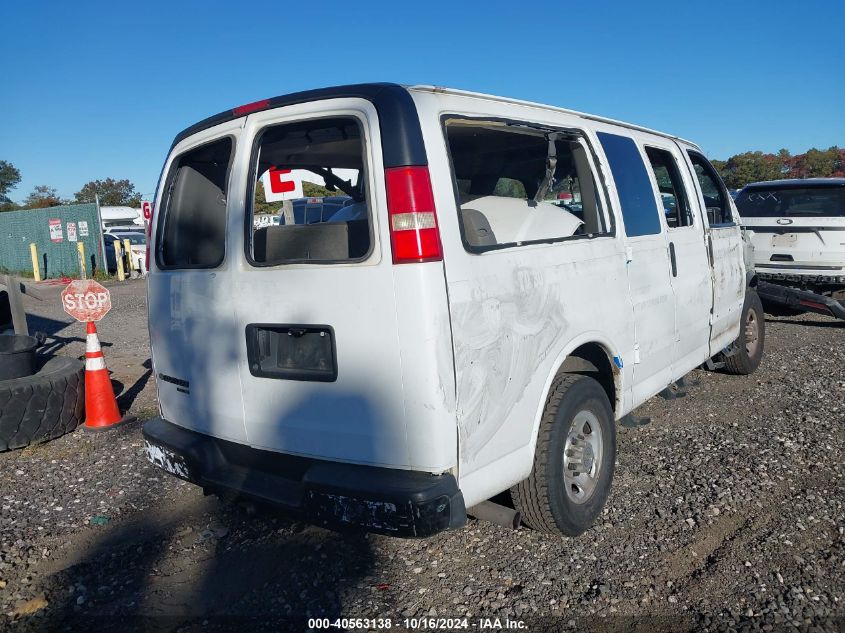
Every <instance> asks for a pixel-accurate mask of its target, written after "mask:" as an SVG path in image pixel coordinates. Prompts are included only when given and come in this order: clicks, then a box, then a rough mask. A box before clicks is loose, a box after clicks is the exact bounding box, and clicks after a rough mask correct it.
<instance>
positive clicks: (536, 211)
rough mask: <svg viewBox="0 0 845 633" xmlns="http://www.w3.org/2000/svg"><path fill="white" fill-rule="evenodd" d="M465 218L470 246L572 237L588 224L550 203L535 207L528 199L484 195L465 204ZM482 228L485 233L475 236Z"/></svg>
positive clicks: (539, 204) (463, 213) (463, 215)
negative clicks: (529, 203) (481, 241)
mask: <svg viewBox="0 0 845 633" xmlns="http://www.w3.org/2000/svg"><path fill="white" fill-rule="evenodd" d="M476 214H477V215H476ZM479 216H481V217H480V218H479ZM461 217H462V221H463V224H464V233H465V235H466V239H467V242H468V243H469V244H470V246H488V245H492V244H510V243H512V242H529V241H532V240H543V239H552V238H560V237H571V236H573V235H575V233H576V232H577V231H578V228H579V227H580V226H582V225H583V224H584V223H583V222H582V221H581V220H579V219H578V218H576V217H575V216H574V215H573V214H572V213H570V212H569V211H567V210H566V209H562V208H560V207H558V206H556V205H554V204H551V203H549V202H538V203H537V206H536V207H532V206H529V205H528V201H527V200H525V199H524V198H508V197H504V196H482V197H480V198H475V199H473V200H470V201H468V202H465V203H464V204H462V205H461ZM468 225H469V227H470V228H468ZM479 227H480V228H481V229H482V232H481V233H478V234H473V231H477V230H478V229H479ZM488 232H489V235H486V234H485V233H488ZM474 240H475V241H474ZM479 240H484V241H485V242H487V243H483V244H482V243H480V241H479ZM489 240H492V241H489Z"/></svg>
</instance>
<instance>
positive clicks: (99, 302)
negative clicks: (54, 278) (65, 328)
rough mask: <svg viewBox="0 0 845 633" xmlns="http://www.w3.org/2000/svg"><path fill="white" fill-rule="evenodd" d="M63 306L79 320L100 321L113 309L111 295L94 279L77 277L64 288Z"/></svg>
mask: <svg viewBox="0 0 845 633" xmlns="http://www.w3.org/2000/svg"><path fill="white" fill-rule="evenodd" d="M62 307H63V308H64V309H65V312H67V313H68V314H69V315H70V316H72V317H73V318H74V319H76V320H77V321H99V320H100V319H102V318H103V317H104V316H106V312H108V311H109V310H111V297H110V296H109V291H108V290H107V289H106V288H105V287H103V286H102V285H100V284H98V283H97V282H96V281H94V280H93V279H77V280H76V281H72V282H70V283H69V284H68V285H67V288H65V289H64V290H62Z"/></svg>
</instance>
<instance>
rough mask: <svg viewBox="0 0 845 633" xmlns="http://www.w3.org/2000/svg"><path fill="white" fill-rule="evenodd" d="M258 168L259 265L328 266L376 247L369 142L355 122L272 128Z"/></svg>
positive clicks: (255, 232)
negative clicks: (369, 182)
mask: <svg viewBox="0 0 845 633" xmlns="http://www.w3.org/2000/svg"><path fill="white" fill-rule="evenodd" d="M254 165H255V171H254V172H253V173H254V174H255V187H254V195H253V199H252V212H251V213H250V214H249V218H250V221H251V225H252V232H251V234H252V240H251V244H250V245H249V248H250V255H251V258H252V261H253V262H254V263H256V264H259V265H273V264H284V263H292V262H298V263H328V262H338V261H348V260H356V259H361V258H363V257H365V256H366V255H367V254H368V253H369V252H370V244H371V229H370V210H369V205H368V203H367V192H366V188H365V186H364V180H365V179H364V142H363V138H362V133H361V127H360V125H359V124H358V121H357V120H356V119H354V118H351V117H337V118H328V119H314V120H309V121H298V122H295V123H286V124H284V125H274V126H272V127H269V128H267V129H265V130H264V131H263V132H262V133H261V135H260V141H259V144H258V148H257V150H256V154H255V156H254Z"/></svg>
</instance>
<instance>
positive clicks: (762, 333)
mask: <svg viewBox="0 0 845 633" xmlns="http://www.w3.org/2000/svg"><path fill="white" fill-rule="evenodd" d="M765 342H766V315H765V313H764V311H763V303H762V302H761V301H760V296H759V295H758V294H757V293H756V292H754V291H753V290H752V289H751V288H748V289H747V290H746V292H745V303H744V304H743V306H742V323H741V325H740V330H739V336H738V337H737V339H736V341H735V342H734V346H735V347H736V353H735V354H734V355H733V356H729V357H727V358H725V370H726V371H727V372H728V373H730V374H737V375H747V374H753V373H754V371H755V370H756V369H757V368H758V367H759V366H760V361H761V360H762V359H763V347H764V345H765Z"/></svg>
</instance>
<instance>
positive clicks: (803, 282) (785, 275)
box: [736, 178, 845, 319]
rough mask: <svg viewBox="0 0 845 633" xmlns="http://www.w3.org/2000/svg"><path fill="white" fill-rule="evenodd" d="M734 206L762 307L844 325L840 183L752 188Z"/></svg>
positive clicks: (843, 188)
mask: <svg viewBox="0 0 845 633" xmlns="http://www.w3.org/2000/svg"><path fill="white" fill-rule="evenodd" d="M736 205H737V207H738V209H739V213H740V216H741V217H742V224H743V226H744V227H745V228H746V230H747V231H750V232H752V242H753V244H754V254H755V260H754V264H755V268H756V269H757V271H758V273H759V277H760V279H761V280H763V283H761V285H760V287H759V292H760V295H761V297H762V298H763V300H764V301H765V302H766V304H767V306H772V307H773V308H774V310H775V311H783V310H784V309H786V310H793V311H796V312H805V311H809V312H818V313H821V314H827V315H833V316H836V317H839V318H840V319H845V178H810V179H795V180H775V181H772V182H755V183H752V184H750V185H748V186H746V187H745V188H743V189H742V191H740V193H739V195H738V196H737V198H736Z"/></svg>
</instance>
